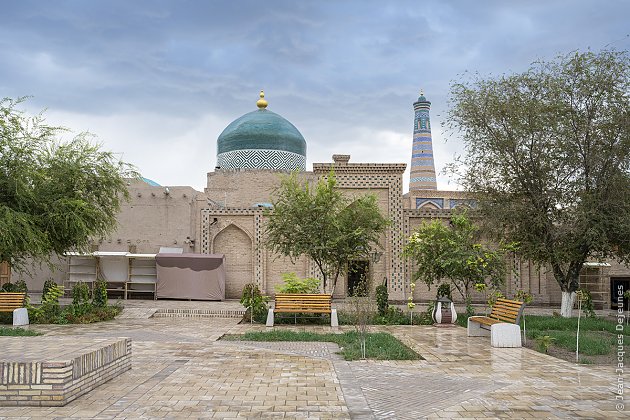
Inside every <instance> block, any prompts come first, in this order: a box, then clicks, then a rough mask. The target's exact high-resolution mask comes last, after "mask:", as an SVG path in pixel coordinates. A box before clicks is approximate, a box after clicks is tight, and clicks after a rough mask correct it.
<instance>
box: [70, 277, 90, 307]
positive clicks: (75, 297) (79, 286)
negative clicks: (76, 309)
mask: <svg viewBox="0 0 630 420" xmlns="http://www.w3.org/2000/svg"><path fill="white" fill-rule="evenodd" d="M89 302H90V288H89V286H88V285H87V284H85V283H83V282H78V283H75V284H74V286H73V287H72V304H73V305H83V304H86V303H89Z"/></svg>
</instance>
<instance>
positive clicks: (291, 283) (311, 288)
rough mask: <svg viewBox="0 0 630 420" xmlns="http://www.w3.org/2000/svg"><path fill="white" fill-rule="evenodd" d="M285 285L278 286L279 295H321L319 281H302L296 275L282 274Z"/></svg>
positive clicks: (311, 279)
mask: <svg viewBox="0 0 630 420" xmlns="http://www.w3.org/2000/svg"><path fill="white" fill-rule="evenodd" d="M282 281H283V282H284V284H283V285H279V286H276V290H277V291H278V293H319V280H318V279H315V278H312V277H307V278H305V279H301V278H299V277H298V276H297V274H295V273H283V274H282Z"/></svg>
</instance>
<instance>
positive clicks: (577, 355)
mask: <svg viewBox="0 0 630 420" xmlns="http://www.w3.org/2000/svg"><path fill="white" fill-rule="evenodd" d="M577 296H578V325H577V335H576V339H575V363H579V360H580V316H581V315H582V294H581V293H578V294H577Z"/></svg>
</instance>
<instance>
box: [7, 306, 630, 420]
mask: <svg viewBox="0 0 630 420" xmlns="http://www.w3.org/2000/svg"><path fill="white" fill-rule="evenodd" d="M158 302H159V301H158ZM237 322H238V320H237V319H222V318H208V319H201V318H188V319H178V318H150V319H146V318H145V319H133V318H127V319H118V320H115V321H111V322H105V323H100V324H93V325H70V326H57V325H55V326H32V327H31V328H34V329H38V330H41V331H43V332H46V334H47V335H50V336H54V337H55V338H57V339H58V340H59V341H60V342H62V343H64V342H66V341H69V340H71V339H72V338H71V336H76V335H84V336H95V335H98V334H101V335H102V336H104V337H108V336H113V335H118V334H119V333H120V335H121V336H125V334H127V335H128V336H132V337H133V338H134V343H133V369H132V370H130V371H128V372H126V373H124V374H122V375H120V376H118V377H116V378H114V379H113V380H112V381H110V382H108V383H107V384H104V385H103V386H101V387H99V388H98V389H96V390H94V391H93V392H91V393H89V394H87V395H84V396H83V397H81V398H79V399H78V400H76V401H74V402H73V403H71V404H69V405H68V406H66V407H58V408H37V409H23V408H10V409H8V410H3V411H2V414H1V415H0V418H19V417H28V418H72V417H75V418H268V417H271V418H275V417H277V418H290V419H301V418H308V419H310V418H313V419H316V418H356V419H373V418H383V419H385V418H387V419H390V418H401V419H405V418H594V419H616V418H628V416H627V414H628V413H627V411H626V412H618V411H616V410H615V400H614V394H613V390H614V389H615V386H616V378H617V376H616V375H615V374H614V366H611V367H594V366H584V365H575V364H573V363H569V362H565V361H562V360H558V359H554V358H552V357H550V356H547V355H544V354H540V353H537V352H534V351H532V350H529V349H523V348H521V349H494V348H492V347H491V346H490V343H489V340H487V339H486V338H484V337H480V338H468V337H466V330H465V329H463V328H457V327H455V328H444V329H438V328H433V327H425V326H413V327H411V326H390V327H378V328H374V330H375V331H388V332H390V333H392V334H394V335H395V336H396V337H398V338H399V339H401V340H402V341H403V342H405V343H407V344H408V345H410V346H411V347H412V348H414V349H415V350H416V351H418V352H419V353H420V354H422V355H423V356H424V357H425V358H426V360H420V361H387V362H386V361H369V362H345V361H342V360H339V359H336V355H334V352H335V350H334V347H332V346H328V345H326V346H322V344H326V343H313V344H304V343H299V344H298V343H284V344H282V343H280V344H278V343H255V344H247V343H245V344H235V343H233V342H222V341H219V342H217V341H216V340H218V339H219V338H220V337H221V336H222V335H223V334H226V333H230V334H239V333H243V332H246V331H264V330H269V329H268V328H265V327H264V326H260V325H250V324H237ZM274 329H291V330H297V331H312V332H340V331H344V330H348V329H351V328H346V327H342V328H340V329H339V330H336V331H335V330H333V329H331V328H330V327H327V326H303V325H300V326H276V327H274ZM24 339H25V340H27V339H29V338H28V337H25V338H24ZM629 380H630V379H629ZM2 416H4V417H2Z"/></svg>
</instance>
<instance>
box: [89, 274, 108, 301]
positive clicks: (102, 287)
mask: <svg viewBox="0 0 630 420" xmlns="http://www.w3.org/2000/svg"><path fill="white" fill-rule="evenodd" d="M92 304H93V305H94V306H96V307H99V308H104V307H106V306H107V282H106V281H103V280H99V281H97V282H96V283H94V290H92Z"/></svg>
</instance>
